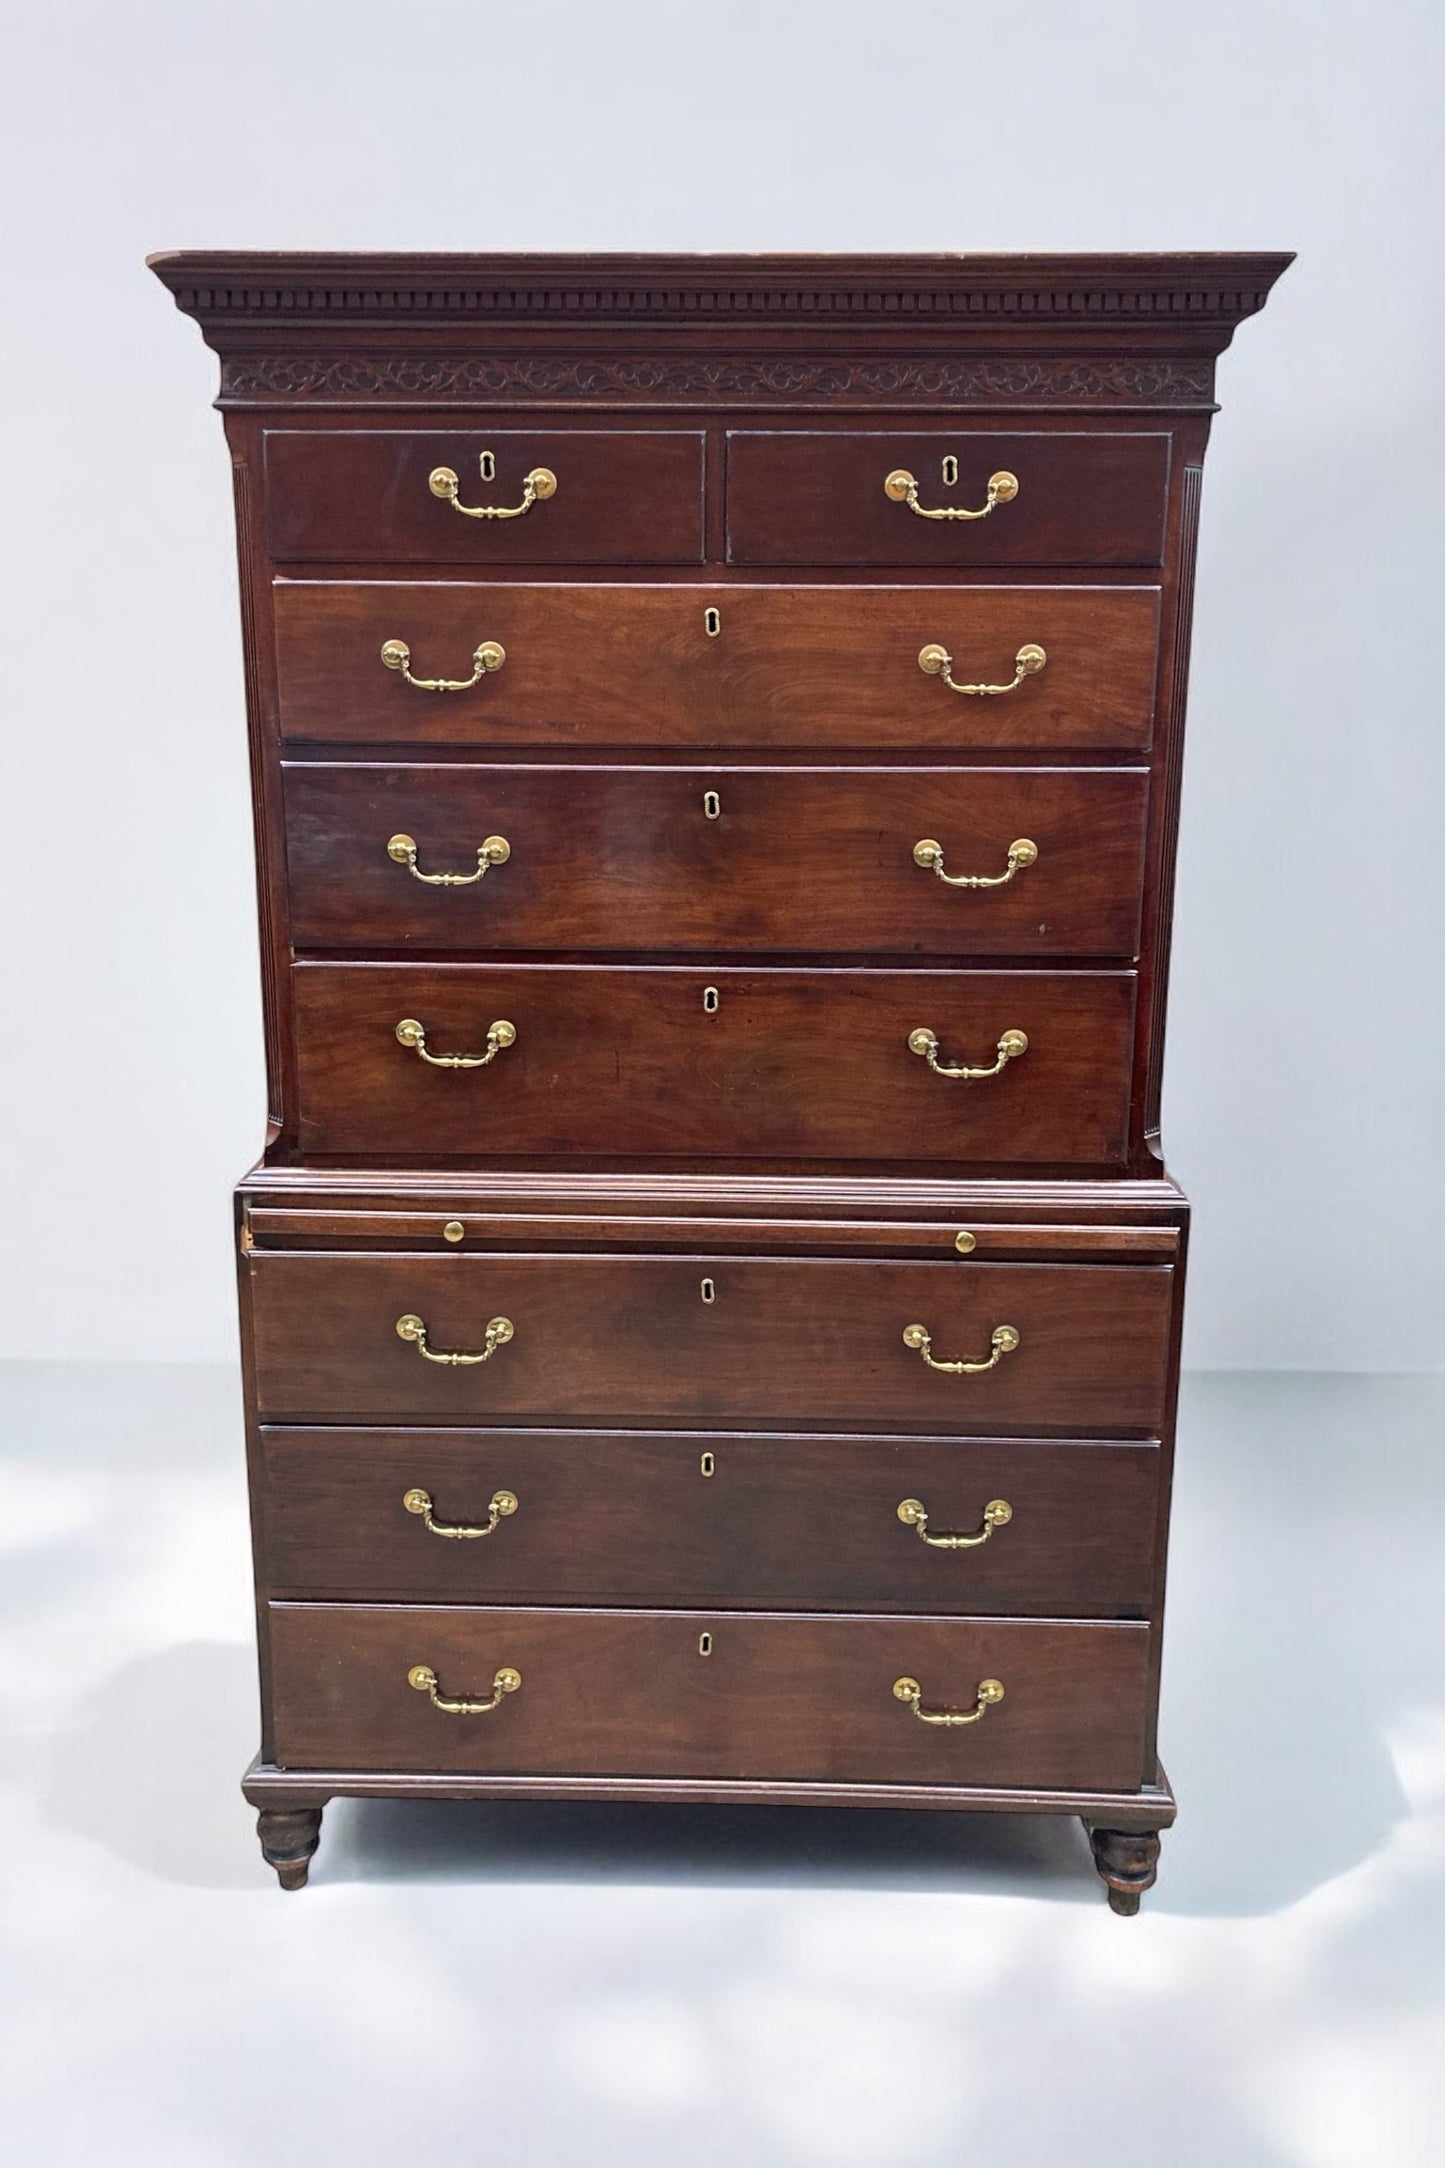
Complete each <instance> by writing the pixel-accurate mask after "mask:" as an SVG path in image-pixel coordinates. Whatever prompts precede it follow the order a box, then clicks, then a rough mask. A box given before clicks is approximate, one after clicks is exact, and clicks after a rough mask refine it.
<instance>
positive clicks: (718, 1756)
mask: <svg viewBox="0 0 1445 2168" xmlns="http://www.w3.org/2000/svg"><path fill="white" fill-rule="evenodd" d="M270 1640H271V1659H272V1667H271V1679H272V1723H273V1728H274V1741H273V1753H274V1759H275V1761H276V1762H277V1764H278V1765H279V1766H280V1767H281V1768H315V1769H344V1770H356V1771H361V1770H373V1769H393V1770H427V1771H436V1772H450V1771H456V1772H464V1771H473V1770H475V1771H496V1772H499V1773H500V1772H503V1771H508V1772H513V1773H519V1774H520V1773H529V1774H530V1773H536V1774H547V1775H553V1774H555V1775H562V1774H578V1775H614V1774H627V1775H632V1776H650V1775H661V1776H710V1777H738V1778H746V1777H752V1778H768V1777H776V1778H815V1779H820V1780H830V1779H831V1780H836V1781H842V1780H850V1781H852V1782H855V1783H869V1782H872V1783H889V1782H897V1783H913V1784H917V1783H928V1782H937V1783H939V1784H963V1785H967V1784H990V1785H1004V1784H1006V1785H1015V1784H1016V1785H1020V1786H1031V1787H1038V1788H1041V1789H1042V1788H1059V1789H1063V1788H1078V1789H1081V1790H1083V1789H1088V1790H1121V1791H1122V1790H1132V1789H1133V1788H1134V1787H1136V1786H1137V1785H1139V1784H1140V1783H1141V1782H1142V1781H1143V1780H1144V1778H1145V1776H1146V1775H1150V1776H1152V1774H1153V1772H1152V1771H1148V1772H1146V1771H1145V1769H1144V1767H1143V1745H1144V1727H1145V1708H1146V1695H1147V1686H1146V1678H1147V1666H1148V1659H1149V1644H1150V1632H1149V1629H1148V1627H1146V1626H1142V1625H1124V1624H1107V1625H1082V1624H1073V1623H1069V1624H1059V1623H1054V1622H1048V1623H1040V1622H1036V1621H1033V1620H1022V1619H957V1618H909V1619H900V1618H880V1617H856V1618H817V1617H810V1616H793V1617H776V1616H774V1617H768V1616H761V1617H760V1616H757V1615H756V1614H751V1615H750V1614H748V1613H746V1612H741V1613H740V1612H726V1611H720V1612H717V1613H707V1612H699V1611H693V1612H666V1611H662V1612H657V1611H653V1612H647V1611H633V1612H627V1611H590V1612H578V1611H572V1612H568V1611H548V1610H501V1609H498V1610H486V1611H475V1610H467V1609H464V1608H460V1607H451V1608H447V1609H441V1610H421V1609H416V1610H412V1609H406V1608H403V1607H392V1608H385V1609H382V1608H376V1609H373V1608H370V1607H367V1606H364V1605H360V1604H346V1605H339V1606H332V1605H325V1604H299V1605H290V1604H277V1605H273V1606H272V1607H271V1611H270ZM514 1682H515V1683H514ZM999 1686H1001V1687H1002V1689H1003V1692H1002V1697H1001V1698H997V1697H996V1695H995V1691H994V1690H995V1689H996V1688H997V1687H999ZM909 1688H914V1689H916V1696H915V1695H914V1694H910V1693H908V1692H907V1689H909ZM981 1689H985V1691H982V1692H981V1691H980V1690H981ZM438 1701H440V1702H442V1703H446V1702H448V1701H450V1702H453V1703H455V1702H462V1703H464V1704H465V1703H471V1704H473V1713H460V1712H458V1711H456V1710H455V1709H453V1710H448V1709H447V1708H446V1707H444V1706H438V1705H437V1703H438ZM488 1703H492V1704H494V1706H491V1707H486V1706H484V1705H485V1704H488ZM919 1709H922V1710H924V1711H927V1712H929V1713H938V1712H940V1711H954V1712H957V1713H959V1714H968V1713H969V1712H970V1711H972V1710H975V1709H980V1710H981V1714H980V1715H979V1717H978V1718H977V1720H976V1721H974V1722H972V1723H968V1724H957V1725H942V1724H931V1723H926V1722H924V1721H922V1719H921V1718H920V1716H919V1715H918V1714H917V1713H916V1712H917V1710H919Z"/></svg>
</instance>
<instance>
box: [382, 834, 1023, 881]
mask: <svg viewBox="0 0 1445 2168" xmlns="http://www.w3.org/2000/svg"><path fill="white" fill-rule="evenodd" d="M405 840H406V839H405V838H404V837H402V836H393V837H392V839H391V843H389V844H388V845H387V849H388V850H389V851H391V855H392V857H393V858H395V856H396V851H395V850H394V849H393V845H395V844H397V843H401V842H404V841H405ZM1038 855H1039V847H1038V845H1037V843H1031V842H1030V840H1029V838H1028V837H1027V836H1020V837H1019V839H1018V841H1017V842H1016V843H1011V844H1010V845H1009V847H1008V871H1007V872H1006V873H945V872H944V870H943V845H942V844H941V843H939V842H937V841H936V840H935V838H934V837H932V836H924V837H923V838H922V839H921V840H920V841H919V842H917V843H915V844H914V846H913V863H914V864H915V866H923V867H924V868H925V869H927V870H929V871H931V872H934V873H936V874H937V875H938V878H939V880H940V881H943V882H944V883H945V884H946V885H947V886H948V887H949V888H1002V887H1003V886H1004V884H1005V883H1006V882H1008V881H1011V880H1012V879H1013V877H1014V875H1015V874H1016V873H1020V872H1022V870H1023V868H1024V867H1025V866H1031V865H1033V863H1034V861H1035V859H1036V858H1037V857H1038ZM422 878H423V879H425V878H426V876H425V875H423V876H422ZM442 878H443V879H444V878H445V876H444V875H443V876H442ZM473 878H475V876H473Z"/></svg>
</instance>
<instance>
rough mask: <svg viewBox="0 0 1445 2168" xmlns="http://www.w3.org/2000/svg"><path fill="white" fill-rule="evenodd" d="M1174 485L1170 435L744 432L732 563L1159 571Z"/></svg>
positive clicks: (730, 524)
mask: <svg viewBox="0 0 1445 2168" xmlns="http://www.w3.org/2000/svg"><path fill="white" fill-rule="evenodd" d="M909 485H911V486H909ZM1168 487H1169V438H1168V437H1167V435H1165V434H1164V433H1163V432H1158V433H1150V434H1147V435H1146V434H1142V433H1141V434H1137V435H1126V434H1119V433H1115V432H1113V431H1110V432H1109V433H1108V434H1107V435H1106V434H1104V433H1103V432H1097V433H1094V434H1088V435H1086V434H1083V433H1078V434H1074V433H1072V432H1063V431H1058V430H1049V431H1047V432H1044V431H1038V432H1024V431H1021V430H1010V431H1008V432H1007V433H1006V434H1003V433H1000V434H997V435H995V434H993V433H984V432H983V431H979V430H951V431H949V432H948V433H947V434H944V433H942V432H939V433H938V434H936V435H935V434H928V435H923V434H920V433H918V432H915V431H912V430H886V431H885V430H877V431H872V430H870V431H866V432H865V431H862V430H856V431H855V430H848V431H843V430H828V431H826V432H824V431H821V430H819V431H806V432H805V431H797V432H790V431H782V430H768V431H766V432H763V431H755V430H738V431H734V432H733V433H732V434H731V435H730V436H729V437H728V443H727V531H728V562H729V563H730V564H735V565H924V566H928V565H932V566H944V565H949V566H953V565H1157V564H1160V563H1162V561H1163V556H1164V510H1165V502H1166V498H1167V494H1168ZM950 511H951V512H953V513H955V514H959V513H965V514H969V515H971V516H969V517H957V516H955V517H952V518H948V517H941V518H940V517H934V516H929V515H934V514H938V513H940V512H945V513H946V512H950ZM980 514H981V515H982V516H978V515H980Z"/></svg>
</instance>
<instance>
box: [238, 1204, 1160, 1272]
mask: <svg viewBox="0 0 1445 2168" xmlns="http://www.w3.org/2000/svg"><path fill="white" fill-rule="evenodd" d="M533 1201H534V1202H538V1201H540V1200H533ZM459 1212H462V1213H465V1215H466V1216H465V1217H464V1218H458V1216H457V1215H458V1213H459ZM968 1218H969V1214H968V1212H967V1211H966V1210H963V1211H960V1212H958V1213H956V1214H955V1215H954V1218H953V1219H952V1220H949V1221H936V1222H935V1221H927V1220H921V1221H917V1222H909V1221H906V1220H888V1219H877V1220H836V1219H834V1220H825V1219H801V1218H799V1219H763V1218H759V1217H751V1218H747V1219H742V1218H738V1219H721V1218H707V1217H699V1218H695V1219H685V1218H668V1217H662V1216H659V1215H649V1216H646V1217H643V1216H641V1215H639V1214H638V1213H636V1212H634V1213H632V1214H630V1215H629V1216H627V1217H625V1218H624V1217H623V1216H621V1214H620V1213H619V1214H618V1215H617V1216H615V1217H609V1216H605V1215H604V1214H603V1213H602V1212H601V1211H592V1212H587V1213H584V1214H579V1215H578V1216H577V1217H575V1218H573V1217H567V1216H564V1215H563V1214H561V1213H559V1212H556V1211H530V1212H528V1211H521V1210H518V1211H511V1212H497V1211H494V1210H492V1209H490V1207H489V1206H486V1205H484V1206H482V1207H480V1208H477V1207H475V1206H474V1205H472V1204H471V1203H470V1202H463V1203H459V1202H458V1200H457V1199H456V1198H455V1197H452V1198H450V1199H447V1200H443V1201H442V1202H441V1203H440V1204H439V1205H438V1207H436V1208H434V1209H433V1210H432V1211H430V1212H422V1211H397V1212H393V1211H379V1212H378V1211H365V1210H362V1211H355V1210H349V1209H341V1208H339V1207H337V1206H335V1205H333V1206H331V1207H328V1206H327V1205H322V1206H320V1207H318V1206H317V1205H315V1204H303V1205H300V1206H298V1207H292V1206H290V1205H284V1204H283V1205H272V1204H259V1205H253V1206H251V1207H249V1208H248V1210H247V1214H246V1232H247V1235H248V1237H249V1238H250V1241H251V1243H252V1245H253V1246H259V1247H261V1248H266V1249H303V1250H306V1249H309V1250H334V1249H339V1248H345V1249H363V1250H365V1249H371V1250H395V1249H413V1248H414V1249H421V1250H431V1251H433V1252H440V1253H441V1254H443V1255H446V1256H451V1255H453V1254H455V1252H456V1251H457V1250H459V1249H461V1250H468V1249H473V1250H474V1249H483V1248H491V1249H497V1248H502V1249H516V1248H517V1247H519V1246H521V1245H526V1246H530V1247H532V1248H536V1249H568V1250H575V1249H578V1248H584V1249H585V1248H589V1247H590V1248H599V1247H601V1248H605V1249H612V1250H619V1249H620V1250H626V1249H629V1248H630V1249H637V1248H647V1249H662V1250H668V1249H685V1250H687V1251H689V1252H692V1251H695V1250H697V1249H698V1248H699V1247H700V1246H701V1247H706V1248H707V1249H708V1250H709V1251H711V1252H714V1253H725V1252H727V1251H729V1250H734V1251H736V1250H744V1251H752V1250H755V1249H757V1248H758V1246H759V1245H760V1244H762V1245H765V1246H766V1248H767V1249H768V1250H769V1251H770V1252H774V1253H776V1254H777V1255H780V1256H785V1255H789V1254H796V1255H799V1256H807V1255H817V1256H830V1257H831V1256H838V1255H845V1256H852V1257H866V1256H879V1257H904V1256H923V1257H956V1256H959V1255H960V1254H965V1255H969V1256H974V1257H977V1258H979V1259H980V1260H981V1259H983V1258H986V1257H992V1258H995V1259H997V1260H999V1261H1002V1260H1004V1259H1008V1260H1009V1261H1011V1262H1013V1263H1016V1264H1047V1263H1050V1262H1054V1263H1060V1264H1062V1263H1072V1264H1078V1265H1087V1264H1120V1265H1123V1264H1169V1263H1172V1262H1173V1260H1174V1259H1175V1258H1176V1257H1177V1256H1178V1255H1179V1247H1180V1243H1179V1233H1178V1230H1177V1229H1176V1228H1173V1227H1093V1226H1087V1225H1085V1226H1077V1227H1069V1226H1058V1227H1051V1226H1042V1225H1035V1226H1009V1225H1006V1224H1005V1225H999V1226H989V1225H986V1224H983V1223H977V1224H974V1225H972V1226H960V1225H958V1224H957V1222H958V1221H960V1220H967V1219H968ZM458 1229H460V1232H458V1231H457V1230H458ZM961 1236H966V1237H967V1240H966V1241H965V1242H964V1243H963V1244H962V1247H960V1237H961Z"/></svg>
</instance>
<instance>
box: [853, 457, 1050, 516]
mask: <svg viewBox="0 0 1445 2168" xmlns="http://www.w3.org/2000/svg"><path fill="white" fill-rule="evenodd" d="M1018 493H1019V482H1018V476H1017V475H1016V474H1010V473H1009V471H1008V469H1007V468H1006V467H1005V468H1003V469H1001V471H1000V472H999V473H997V474H991V475H990V476H989V478H988V502H987V503H986V504H982V505H980V506H979V508H978V510H977V511H976V512H970V511H969V510H967V509H966V508H965V507H964V506H962V505H956V504H940V505H935V506H934V507H933V509H932V510H930V509H929V508H928V507H927V506H925V505H921V504H920V503H919V501H918V484H917V482H916V481H915V480H914V479H913V476H912V475H911V474H910V473H909V471H908V469H907V468H906V467H895V468H894V469H893V472H892V473H891V474H890V475H889V476H888V477H887V479H886V480H885V482H884V484H883V494H884V496H885V497H888V498H890V499H891V500H892V502H893V503H894V504H906V505H907V507H908V509H909V511H910V512H916V513H917V514H918V517H919V518H920V519H987V518H988V515H989V513H990V512H993V511H996V510H997V509H998V507H999V505H1001V504H1012V503H1013V501H1014V498H1015V497H1016V496H1017V495H1018Z"/></svg>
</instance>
